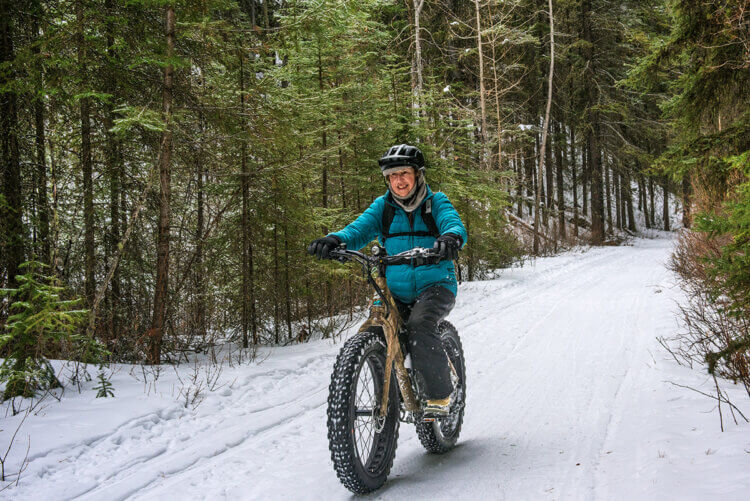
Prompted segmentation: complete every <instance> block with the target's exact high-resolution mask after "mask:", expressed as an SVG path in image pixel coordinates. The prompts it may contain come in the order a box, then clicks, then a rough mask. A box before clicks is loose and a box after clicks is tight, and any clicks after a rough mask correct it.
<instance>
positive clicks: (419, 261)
mask: <svg viewBox="0 0 750 501" xmlns="http://www.w3.org/2000/svg"><path fill="white" fill-rule="evenodd" d="M379 249H382V248H381V247H378V246H374V247H373V255H372V256H367V255H365V254H363V253H362V252H358V251H352V250H349V249H346V248H337V249H333V250H331V251H330V253H329V255H330V256H331V257H332V258H333V259H336V260H338V261H341V262H346V261H351V260H354V261H358V262H359V263H362V264H365V265H371V266H377V265H382V266H393V265H399V264H408V265H412V266H421V265H425V264H438V263H439V262H440V261H442V260H443V256H442V255H441V254H440V253H439V252H438V251H436V250H435V249H427V248H424V247H415V248H414V249H409V250H408V251H404V252H400V253H398V254H394V255H393V256H388V255H385V254H383V255H381V254H380V252H375V251H376V250H379Z"/></svg>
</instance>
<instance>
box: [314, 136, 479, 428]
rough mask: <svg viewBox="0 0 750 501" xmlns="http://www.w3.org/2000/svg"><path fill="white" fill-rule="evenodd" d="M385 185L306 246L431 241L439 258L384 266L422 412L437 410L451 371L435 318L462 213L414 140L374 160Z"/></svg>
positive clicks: (445, 408)
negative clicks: (437, 186) (402, 322)
mask: <svg viewBox="0 0 750 501" xmlns="http://www.w3.org/2000/svg"><path fill="white" fill-rule="evenodd" d="M378 163H379V165H380V168H381V170H382V172H383V176H385V178H386V180H387V183H388V191H387V192H386V194H385V195H383V196H380V197H378V198H377V199H375V201H374V202H373V203H372V205H370V207H369V208H368V209H367V210H366V211H365V212H364V213H363V214H362V215H360V216H359V217H358V218H357V219H356V220H355V221H354V222H352V223H351V224H349V225H348V226H346V227H345V228H344V229H343V230H341V231H337V232H335V233H331V234H329V235H327V236H325V237H323V238H319V239H317V240H315V241H313V242H312V243H311V244H310V246H309V247H308V249H307V251H308V252H309V253H310V254H312V255H315V256H317V257H318V258H319V259H327V258H329V253H330V252H331V250H333V249H335V248H337V247H339V246H340V245H341V244H346V246H347V247H348V248H350V249H360V248H362V247H364V246H365V245H366V244H367V243H369V242H370V241H372V240H373V239H374V238H375V237H377V238H378V240H379V242H380V245H382V246H383V247H385V249H386V252H387V253H388V254H389V255H394V254H398V253H400V252H403V251H407V250H410V249H414V248H419V247H434V248H436V249H437V250H438V251H439V253H440V254H441V255H442V256H444V257H445V258H446V259H445V260H443V261H440V262H439V263H438V264H422V263H419V262H415V263H413V264H404V265H397V266H390V267H388V269H387V271H386V280H387V283H388V288H389V289H390V291H391V293H392V294H393V296H394V298H395V299H396V303H397V306H398V309H399V311H400V312H401V315H402V317H403V318H404V319H408V320H406V330H407V335H408V349H409V353H410V354H411V361H412V366H413V371H414V372H415V374H416V377H417V378H418V380H419V382H420V384H421V385H422V388H423V392H424V395H425V397H426V399H427V402H426V405H425V408H424V412H425V415H426V416H429V415H434V416H442V415H446V414H448V412H449V409H450V404H451V393H452V391H453V385H452V383H451V371H450V365H449V362H448V357H447V356H446V354H445V351H444V350H443V347H442V343H441V341H440V338H439V335H438V329H437V326H438V323H439V322H440V321H441V320H442V319H443V318H445V317H446V316H447V315H448V313H450V311H451V310H452V309H453V306H454V305H455V302H456V292H457V283H456V273H455V268H454V265H453V260H455V259H456V258H457V257H458V251H459V250H460V249H461V248H462V247H463V246H464V245H465V244H466V239H467V234H466V228H464V225H463V223H462V222H461V218H460V216H459V215H458V212H456V209H454V208H453V205H452V204H451V202H450V200H448V197H447V196H446V195H445V194H444V193H441V192H438V193H433V192H432V190H430V187H429V186H428V185H427V182H426V181H425V174H424V172H425V162H424V156H423V155H422V152H421V151H420V150H419V149H418V148H417V147H415V146H410V145H407V144H400V145H397V146H392V147H391V148H389V149H388V151H387V152H386V153H385V155H383V157H382V158H380V160H379V161H378Z"/></svg>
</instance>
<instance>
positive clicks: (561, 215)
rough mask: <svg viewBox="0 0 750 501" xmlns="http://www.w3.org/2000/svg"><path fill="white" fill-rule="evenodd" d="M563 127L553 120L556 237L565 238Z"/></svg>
mask: <svg viewBox="0 0 750 501" xmlns="http://www.w3.org/2000/svg"><path fill="white" fill-rule="evenodd" d="M565 140H566V138H565V127H562V128H561V127H560V122H555V167H556V175H555V177H556V178H557V179H556V181H557V238H558V239H559V240H565V182H564V180H563V161H564V158H563V156H564V155H563V146H562V145H564V144H565Z"/></svg>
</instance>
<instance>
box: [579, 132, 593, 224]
mask: <svg viewBox="0 0 750 501" xmlns="http://www.w3.org/2000/svg"><path fill="white" fill-rule="evenodd" d="M581 158H582V160H583V169H582V175H581V198H583V217H588V215H589V205H588V203H589V202H588V201H589V191H588V190H589V184H590V183H589V182H588V180H589V177H591V173H590V166H591V148H589V132H588V131H586V138H585V140H584V143H583V151H582V152H581Z"/></svg>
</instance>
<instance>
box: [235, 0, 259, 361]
mask: <svg viewBox="0 0 750 501" xmlns="http://www.w3.org/2000/svg"><path fill="white" fill-rule="evenodd" d="M252 3H253V9H252V16H253V24H254V21H255V3H254V2H252ZM238 52H239V60H240V112H241V113H242V115H243V116H244V115H245V67H244V55H243V52H242V48H241V47H240V49H239V50H238ZM242 125H243V127H242V129H243V130H242V132H243V138H242V144H241V148H240V167H241V169H240V170H241V172H240V185H241V189H242V347H243V348H247V347H248V346H249V343H248V330H249V326H250V308H249V295H250V287H251V285H250V273H249V272H250V264H249V256H250V252H252V251H251V249H250V214H249V211H250V207H249V205H250V183H249V179H248V176H249V172H248V169H247V140H246V139H245V137H244V133H245V120H244V119H243V120H242Z"/></svg>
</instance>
